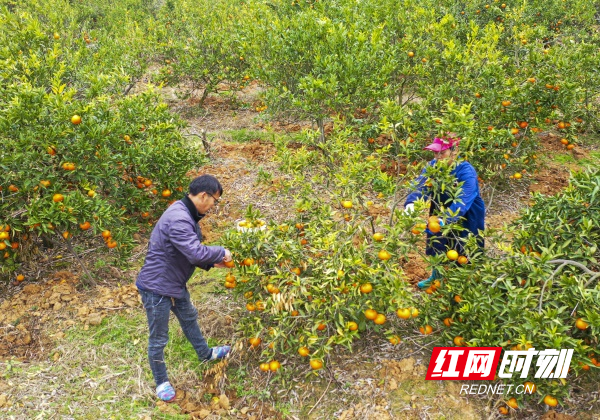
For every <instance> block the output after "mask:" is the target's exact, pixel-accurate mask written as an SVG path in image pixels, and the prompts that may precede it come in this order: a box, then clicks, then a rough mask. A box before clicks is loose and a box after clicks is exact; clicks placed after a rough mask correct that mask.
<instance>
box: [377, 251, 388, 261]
mask: <svg viewBox="0 0 600 420" xmlns="http://www.w3.org/2000/svg"><path fill="white" fill-rule="evenodd" d="M377 257H378V258H379V259H380V260H382V261H387V260H389V259H390V258H392V254H390V253H389V252H387V251H386V250H385V249H382V250H381V251H379V253H378V254H377Z"/></svg>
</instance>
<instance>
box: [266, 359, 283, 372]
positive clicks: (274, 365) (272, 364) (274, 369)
mask: <svg viewBox="0 0 600 420" xmlns="http://www.w3.org/2000/svg"><path fill="white" fill-rule="evenodd" d="M280 367H281V363H279V362H278V361H277V360H271V361H270V362H269V370H271V371H272V372H277V371H278V370H279V368H280Z"/></svg>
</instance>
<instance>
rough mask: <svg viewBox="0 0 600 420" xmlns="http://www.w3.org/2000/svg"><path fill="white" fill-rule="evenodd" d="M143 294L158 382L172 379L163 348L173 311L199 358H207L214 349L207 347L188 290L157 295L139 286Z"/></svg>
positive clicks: (151, 359)
mask: <svg viewBox="0 0 600 420" xmlns="http://www.w3.org/2000/svg"><path fill="white" fill-rule="evenodd" d="M139 292H140V295H141V297H142V303H143V304H144V309H146V316H147V317H148V327H149V330H150V335H149V337H148V361H149V362H150V369H151V370H152V376H154V381H155V382H156V385H157V386H158V385H160V384H162V383H164V382H167V381H168V380H169V377H168V375H167V366H166V365H165V356H164V350H165V346H166V345H167V342H168V341H169V315H170V311H173V313H174V314H175V316H176V317H177V319H178V320H179V325H181V329H182V330H183V333H184V334H185V336H186V337H187V339H188V341H189V342H190V343H192V346H193V347H194V350H196V354H197V355H198V359H200V360H208V359H209V358H210V356H211V355H212V350H211V349H210V348H209V347H208V344H207V343H206V340H205V339H204V337H203V336H202V332H201V331H200V326H199V325H198V310H197V309H196V308H195V307H194V305H192V302H191V301H190V293H189V292H188V291H187V290H186V291H185V296H184V297H183V298H181V299H177V298H170V297H168V296H161V295H157V294H156V293H152V292H149V291H146V290H139Z"/></svg>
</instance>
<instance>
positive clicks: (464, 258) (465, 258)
mask: <svg viewBox="0 0 600 420" xmlns="http://www.w3.org/2000/svg"><path fill="white" fill-rule="evenodd" d="M468 262H469V259H468V258H467V257H465V256H464V255H461V256H460V257H458V263H459V264H461V265H465V264H466V263H468Z"/></svg>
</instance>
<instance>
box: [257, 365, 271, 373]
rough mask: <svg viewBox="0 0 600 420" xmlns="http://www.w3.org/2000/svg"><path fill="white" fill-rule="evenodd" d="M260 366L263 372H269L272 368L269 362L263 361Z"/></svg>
mask: <svg viewBox="0 0 600 420" xmlns="http://www.w3.org/2000/svg"><path fill="white" fill-rule="evenodd" d="M259 367H260V370H262V371H263V372H268V371H269V370H270V366H269V363H261V364H260V366H259Z"/></svg>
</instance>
